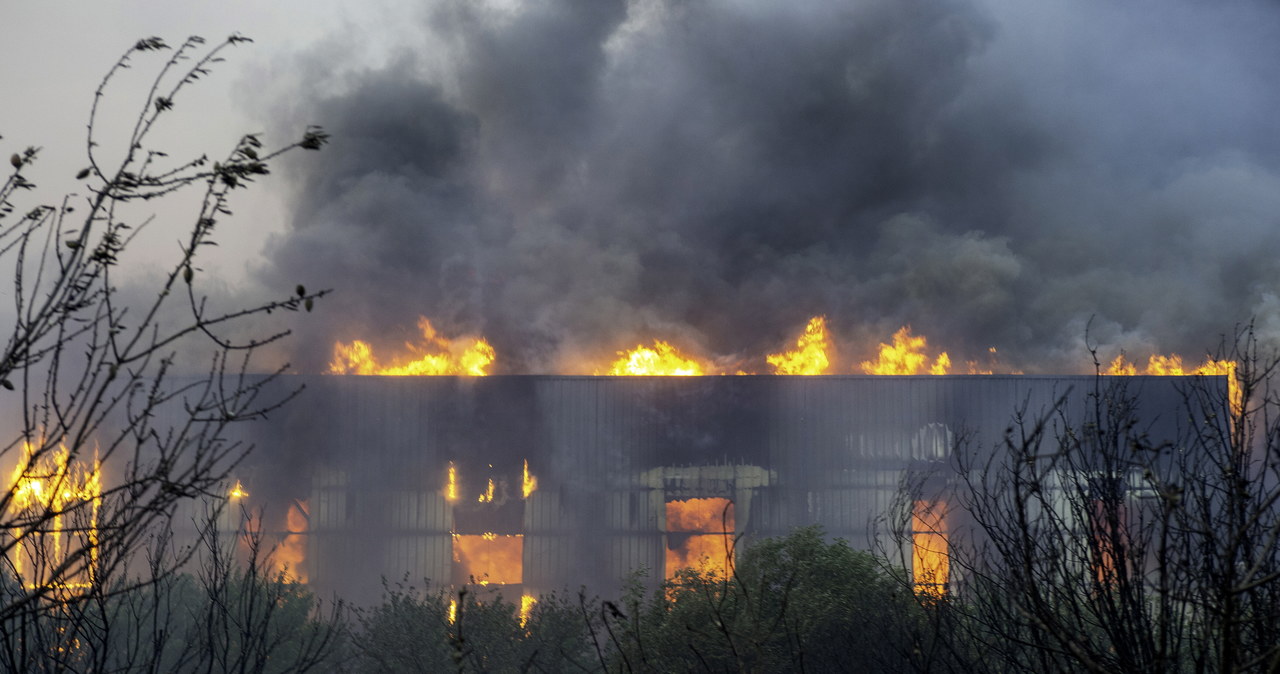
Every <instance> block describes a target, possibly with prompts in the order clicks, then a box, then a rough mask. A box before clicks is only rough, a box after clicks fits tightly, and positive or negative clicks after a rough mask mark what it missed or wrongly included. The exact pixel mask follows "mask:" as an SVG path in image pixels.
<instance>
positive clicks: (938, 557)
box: [911, 501, 951, 597]
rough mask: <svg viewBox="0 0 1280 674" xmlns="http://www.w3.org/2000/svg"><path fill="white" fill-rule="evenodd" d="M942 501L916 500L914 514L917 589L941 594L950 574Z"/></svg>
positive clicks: (913, 558) (913, 566) (913, 569)
mask: <svg viewBox="0 0 1280 674" xmlns="http://www.w3.org/2000/svg"><path fill="white" fill-rule="evenodd" d="M943 510H944V509H943V507H942V504H940V503H938V502H935V501H916V502H915V505H914V507H913V508H912V513H911V574H912V579H913V580H914V582H915V586H916V591H917V592H920V593H922V594H925V595H929V596H933V597H940V596H942V595H943V594H944V593H945V592H946V590H947V581H948V580H949V577H950V574H951V559H950V557H949V556H948V548H947V535H946V530H945V529H944V528H943V520H944V517H943V516H944V514H945V513H944V512H943Z"/></svg>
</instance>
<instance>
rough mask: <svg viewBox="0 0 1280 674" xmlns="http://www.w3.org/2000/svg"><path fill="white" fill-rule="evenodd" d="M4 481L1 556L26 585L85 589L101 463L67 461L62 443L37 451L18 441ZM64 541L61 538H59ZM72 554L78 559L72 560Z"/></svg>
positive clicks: (93, 554) (93, 555) (93, 557)
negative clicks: (7, 543)
mask: <svg viewBox="0 0 1280 674" xmlns="http://www.w3.org/2000/svg"><path fill="white" fill-rule="evenodd" d="M22 448H23V452H22V458H21V459H20V460H19V462H18V465H17V467H15V468H14V471H13V477H12V478H11V479H10V482H9V497H10V500H9V506H8V511H9V515H10V521H12V522H13V523H14V524H16V525H17V526H14V527H12V528H11V529H10V532H9V533H10V535H11V536H13V538H14V541H15V544H14V545H13V546H12V547H10V548H9V551H8V552H7V553H5V554H6V556H7V557H8V558H9V563H10V564H11V565H12V568H13V570H14V573H15V574H16V575H17V576H18V578H19V579H20V580H21V581H22V582H23V584H24V585H26V586H27V587H29V588H34V587H43V586H50V585H52V586H58V587H61V588H83V587H88V586H89V585H90V584H91V583H92V582H93V579H94V572H95V569H96V566H97V561H98V511H99V508H100V507H101V505H102V466H101V463H100V462H99V461H98V459H97V457H96V455H95V457H94V459H93V460H92V461H91V462H87V463H86V462H81V461H73V460H72V459H71V453H70V451H69V450H68V449H67V448H66V447H65V446H61V445H60V446H58V447H57V448H56V449H53V448H50V449H46V450H43V451H38V450H37V449H35V448H34V447H33V446H32V445H31V444H30V443H25V442H24V443H23V446H22ZM64 539H65V540H64ZM73 556H78V558H73Z"/></svg>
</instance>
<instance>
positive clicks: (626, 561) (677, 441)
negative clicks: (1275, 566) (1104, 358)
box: [244, 376, 1225, 598]
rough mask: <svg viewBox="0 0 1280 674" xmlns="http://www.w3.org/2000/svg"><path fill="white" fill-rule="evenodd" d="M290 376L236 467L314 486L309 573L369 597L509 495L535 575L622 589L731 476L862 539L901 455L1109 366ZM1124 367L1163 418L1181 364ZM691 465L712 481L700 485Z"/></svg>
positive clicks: (657, 559) (751, 523)
mask: <svg viewBox="0 0 1280 674" xmlns="http://www.w3.org/2000/svg"><path fill="white" fill-rule="evenodd" d="M289 379H290V381H289V382H286V383H289V384H292V385H297V384H305V385H306V386H307V390H306V391H305V392H304V394H303V395H302V397H301V398H300V399H299V400H298V401H296V403H295V404H293V405H290V406H289V407H287V408H285V410H283V411H282V413H280V414H278V415H277V416H276V418H275V419H274V420H273V421H272V422H270V423H266V424H256V425H254V426H252V427H251V428H252V431H253V433H254V439H255V440H256V441H257V444H258V449H257V450H256V452H255V454H254V455H253V456H252V458H251V460H250V461H249V463H248V464H246V466H245V467H244V473H245V475H246V479H248V480H251V484H249V483H247V484H248V486H250V488H251V492H252V493H253V494H254V495H255V496H259V495H270V497H269V498H270V499H274V500H279V501H280V502H282V503H283V502H287V501H286V499H291V498H297V499H310V502H311V509H312V515H311V541H310V544H309V555H308V566H309V568H308V571H309V574H310V577H311V579H312V581H313V582H314V583H316V584H317V585H318V586H319V587H330V586H332V587H334V588H335V589H337V588H340V589H342V590H343V591H344V592H346V593H348V594H351V593H353V590H354V594H356V595H360V596H363V597H364V598H370V597H369V594H370V593H372V594H373V596H376V593H377V590H378V583H379V577H381V576H385V577H387V578H389V579H392V580H395V579H398V578H400V577H403V576H404V575H405V574H408V575H409V576H410V578H411V580H418V581H420V580H421V578H422V577H427V578H430V579H432V580H433V581H436V582H447V580H448V579H449V578H450V577H451V570H450V565H451V563H452V562H451V555H450V551H449V544H450V539H449V531H450V530H451V529H453V528H455V527H456V526H457V523H458V522H466V523H467V525H466V526H468V527H470V528H484V526H485V524H486V522H490V521H492V522H494V523H496V524H495V525H494V526H495V527H498V528H510V527H511V526H514V525H511V524H510V521H509V520H510V516H511V513H513V512H514V513H515V516H517V517H518V518H522V520H523V522H522V527H523V533H524V536H525V541H524V558H525V559H524V584H525V586H526V588H534V589H537V590H539V591H545V590H551V589H559V588H565V587H568V588H577V587H578V586H579V585H582V584H586V585H588V586H590V587H592V588H594V589H596V590H599V591H605V592H613V591H614V590H615V588H616V587H617V585H616V579H617V578H618V577H619V576H620V575H622V574H624V573H625V572H626V571H628V570H629V569H633V568H635V567H637V566H640V565H644V566H647V567H648V568H650V570H651V571H652V573H653V576H654V577H659V578H660V577H661V575H662V569H661V565H662V559H663V534H662V529H663V524H664V520H663V518H664V517H665V515H664V512H663V504H664V502H665V501H666V500H669V499H671V498H686V497H688V494H687V493H686V492H689V491H690V490H692V491H697V490H698V489H702V488H705V489H708V490H715V489H721V490H724V491H726V492H731V494H728V493H726V494H704V496H726V495H727V496H728V497H730V498H733V499H734V500H735V507H736V509H737V512H738V513H739V514H738V518H739V519H738V522H737V526H738V529H739V530H740V531H741V532H743V533H746V534H748V535H776V534H783V533H786V532H787V531H789V530H790V529H792V528H794V527H796V526H800V525H805V524H811V523H816V524H821V525H823V526H824V527H825V528H826V529H827V531H828V532H829V533H831V534H832V535H838V536H841V537H844V538H846V539H848V540H850V541H851V542H852V543H854V544H855V545H857V544H861V543H863V542H865V541H866V540H867V527H868V522H869V521H870V519H871V518H872V517H874V516H876V515H878V514H881V513H882V512H884V510H885V509H886V508H887V506H888V505H889V502H890V499H891V498H892V497H893V495H894V493H895V491H896V489H897V487H898V483H899V479H900V477H901V475H902V473H903V471H904V470H905V469H906V468H908V467H909V466H911V465H913V464H920V463H928V462H941V463H943V464H945V462H946V461H947V455H948V454H949V452H950V449H951V444H952V443H953V442H955V441H959V440H963V441H966V442H970V443H974V446H976V447H987V448H989V447H994V446H996V445H998V443H999V442H1000V440H1001V438H1002V437H1003V435H1004V433H1005V429H1007V428H1008V427H1009V426H1010V424H1011V421H1012V418H1013V414H1014V412H1015V411H1016V410H1018V409H1025V410H1026V411H1027V412H1028V413H1029V414H1032V415H1038V414H1042V413H1044V412H1046V411H1047V410H1048V409H1049V408H1050V407H1051V406H1052V405H1053V404H1054V402H1055V401H1056V400H1058V399H1059V398H1061V397H1063V396H1065V397H1066V398H1067V401H1068V402H1067V410H1068V411H1067V415H1068V417H1069V418H1080V416H1081V415H1082V414H1083V411H1084V409H1085V406H1086V405H1088V404H1090V398H1089V395H1088V394H1089V393H1090V392H1093V391H1095V390H1096V389H1095V387H1096V386H1097V385H1098V383H1099V380H1097V379H1096V378H1094V377H1087V376H1084V377H1027V376H942V377H932V376H930V377H869V376H827V377H780V376H736V377H694V378H685V377H652V378H646V377H541V376H502V377H485V378H454V377H419V378H409V377H337V376H318V377H295V378H289ZM1106 381H1107V385H1108V386H1110V385H1114V384H1116V383H1118V382H1120V379H1119V378H1107V379H1106ZM1122 383H1123V385H1124V386H1126V387H1127V389H1128V391H1129V392H1130V393H1132V394H1134V395H1137V396H1138V397H1139V399H1140V404H1141V410H1140V412H1141V413H1145V414H1148V415H1149V418H1151V419H1153V420H1156V421H1157V422H1158V423H1157V428H1160V427H1161V426H1160V425H1159V424H1164V427H1168V428H1171V424H1172V420H1173V419H1175V418H1176V417H1177V415H1178V409H1179V404H1180V402H1181V397H1180V394H1179V387H1180V386H1182V385H1183V384H1184V383H1185V380H1182V379H1180V378H1174V377H1132V378H1123V382H1122ZM1222 385H1223V386H1225V379H1223V382H1222ZM1169 434H1170V436H1171V435H1172V431H1171V430H1170V431H1169ZM526 460H527V461H528V465H529V469H530V472H531V473H532V474H533V475H534V476H536V477H537V479H538V488H537V491H535V492H534V493H533V494H532V495H531V496H530V497H529V498H528V499H527V500H525V501H524V503H523V508H522V509H520V510H512V507H513V506H511V505H502V504H503V503H509V502H511V501H513V500H518V499H520V489H519V485H520V477H521V476H520V473H521V469H522V467H523V462H524V461H526ZM450 462H453V463H454V464H455V465H456V467H457V470H458V475H459V485H458V487H459V491H460V493H461V496H460V498H459V499H458V501H457V502H456V503H450V502H448V501H447V500H446V498H445V493H444V489H445V482H446V480H447V469H448V465H449V463H450ZM681 466H692V467H714V466H721V467H735V466H736V467H752V469H753V470H755V471H756V472H754V473H751V474H752V475H754V476H755V477H752V478H751V479H750V480H748V479H746V478H742V477H741V475H738V476H737V477H732V478H726V477H723V476H721V477H715V475H721V474H720V473H715V474H714V475H713V472H712V471H710V470H708V471H707V472H705V473H699V472H697V471H695V472H693V473H688V472H687V471H686V473H679V472H678V471H677V472H672V471H671V470H669V469H674V468H678V467H681ZM664 470H665V471H667V472H662V471H664ZM654 471H658V472H657V473H655V472H654ZM731 473H732V469H731V470H730V472H729V473H724V475H729V474H731ZM744 474H745V473H744ZM655 475H660V476H663V477H660V478H655V477H654V476H655ZM735 475H736V474H735ZM488 479H494V480H495V483H496V484H497V485H498V489H497V492H498V493H497V499H496V501H497V503H495V504H485V503H477V502H476V495H477V494H479V493H481V492H482V490H483V489H484V488H485V483H486V480H488ZM699 480H703V482H702V483H701V484H703V485H704V487H697V486H694V487H690V486H688V485H691V484H692V485H697V484H699V482H698V481H699ZM748 483H749V484H748ZM716 484H718V485H721V486H719V487H715V486H713V485H716ZM678 492H679V493H678ZM681 493H685V495H680V494H681ZM500 506H501V508H505V510H501V512H500ZM502 513H506V514H502ZM486 518H488V519H486ZM503 518H506V519H503ZM466 533H480V531H468V532H466ZM357 575H358V576H360V578H356V576H357Z"/></svg>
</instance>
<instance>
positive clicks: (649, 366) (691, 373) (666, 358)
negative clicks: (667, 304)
mask: <svg viewBox="0 0 1280 674" xmlns="http://www.w3.org/2000/svg"><path fill="white" fill-rule="evenodd" d="M618 355H619V356H621V358H619V359H618V360H615V361H614V362H613V365H612V366H611V367H610V368H609V373H608V374H610V375H612V376H645V375H663V376H683V377H696V376H700V375H702V374H705V370H706V368H704V367H703V366H702V365H701V364H700V363H698V362H697V361H695V360H693V359H691V358H688V357H686V356H684V355H683V354H681V353H680V352H679V351H676V349H675V347H673V346H671V344H669V343H667V342H664V341H662V340H654V342H653V348H652V349H651V348H649V347H647V346H645V345H643V344H638V345H636V348H634V349H632V350H630V351H619V352H618Z"/></svg>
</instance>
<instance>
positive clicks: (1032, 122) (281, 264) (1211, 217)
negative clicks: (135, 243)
mask: <svg viewBox="0 0 1280 674" xmlns="http://www.w3.org/2000/svg"><path fill="white" fill-rule="evenodd" d="M266 6H268V3H249V2H244V3H218V4H217V5H210V6H209V8H206V9H204V10H201V11H193V10H189V9H185V8H183V9H173V7H174V5H173V4H172V3H123V2H121V3H93V4H88V5H85V7H87V8H88V9H82V8H81V7H80V6H77V7H76V8H75V11H72V10H71V9H70V8H59V7H55V8H53V9H49V8H47V7H45V6H44V5H37V4H36V3H29V4H26V5H18V4H12V7H11V8H6V10H5V17H4V19H5V20H4V21H3V22H0V40H2V41H3V44H4V47H3V49H4V54H5V58H4V59H3V65H0V69H3V70H0V81H3V82H4V83H5V84H6V86H7V88H9V89H11V90H12V89H13V88H15V87H16V89H17V91H19V92H21V94H22V98H21V99H19V100H23V101H24V104H23V105H21V106H14V105H7V106H5V108H6V109H5V110H0V134H3V135H4V136H5V139H4V141H0V142H3V143H4V144H5V145H4V147H6V148H7V147H11V144H13V143H15V142H30V143H34V144H41V145H44V146H46V148H49V149H50V150H52V148H53V146H54V145H55V144H56V143H55V141H54V140H49V139H46V138H39V137H37V138H30V140H28V138H29V137H31V136H33V135H35V136H40V135H42V134H48V135H51V136H60V135H61V134H64V133H74V134H77V135H76V139H77V144H78V143H79V135H78V134H79V133H80V128H81V126H80V125H81V124H82V123H83V115H84V110H85V109H86V106H87V103H88V96H89V93H90V91H91V89H92V86H93V82H94V81H95V78H96V77H97V76H98V75H99V74H100V73H101V72H102V70H103V69H104V68H105V67H106V66H107V65H108V64H109V63H110V62H111V61H112V60H113V59H114V58H115V56H116V55H118V53H119V51H120V50H121V49H122V48H123V47H124V45H126V44H128V42H129V41H131V40H133V39H135V38H137V37H139V36H141V35H146V34H159V35H164V36H166V37H168V38H170V39H171V41H177V40H180V39H181V37H182V36H183V35H185V34H187V33H191V32H199V33H201V34H204V35H206V36H209V37H215V36H220V35H222V34H224V33H226V32H229V31H230V30H233V29H234V30H239V31H240V32H243V33H245V34H247V35H250V36H252V37H254V38H255V39H257V40H258V44H256V45H254V46H252V48H250V49H246V50H243V51H241V52H237V53H235V54H234V55H233V56H234V58H233V60H232V64H231V65H232V66H233V68H230V69H228V71H227V72H225V73H223V74H222V75H219V76H218V77H217V78H216V80H215V88H214V92H213V93H210V94H208V96H209V98H208V99H206V100H205V101H203V102H201V103H200V104H198V105H195V106H193V107H195V108H196V109H197V110H199V111H202V112H204V111H209V112H210V113H211V114H210V115H209V117H208V118H207V120H206V121H204V122H201V125H200V128H202V129H205V130H206V131H207V132H208V133H209V134H210V135H218V134H221V135H222V136H223V137H222V138H217V139H215V140H216V143H214V146H213V147H212V148H209V149H210V151H212V150H214V149H218V148H220V147H222V146H225V144H226V143H227V142H229V140H228V139H230V140H234V138H235V136H236V134H238V133H239V132H240V131H244V130H267V131H271V132H276V131H281V130H283V129H286V128H289V129H296V128H300V127H301V125H303V124H306V123H311V122H316V123H320V124H323V125H325V126H326V127H327V128H329V129H330V130H331V131H332V132H333V133H334V134H335V142H334V144H333V147H332V148H330V149H329V150H328V151H326V153H324V155H323V159H322V160H321V161H314V162H308V163H299V164H297V165H294V166H291V167H290V171H289V173H290V175H291V176H293V177H292V178H289V179H287V180H274V181H272V182H270V183H269V184H267V185H265V186H264V187H265V188H266V189H265V190H263V191H262V192H263V193H262V195H261V198H262V200H263V202H264V205H262V206H261V207H260V208H261V209H262V210H260V211H257V214H258V215H259V217H257V218H256V219H255V220H254V222H255V223H256V224H255V225H254V226H251V227H249V228H248V230H249V232H250V233H249V234H246V235H244V236H243V238H242V239H240V240H241V241H242V242H243V244H242V245H243V246H244V247H245V248H246V249H247V250H249V251H252V252H254V253H255V254H256V253H257V252H259V251H262V250H263V245H264V243H265V244H266V245H267V247H266V249H265V252H264V253H263V257H262V258H261V259H260V260H255V261H253V262H252V263H251V264H249V265H246V264H245V263H243V262H242V261H228V262H226V263H225V264H224V267H223V269H224V271H225V272H226V275H227V276H229V277H231V278H233V279H235V282H236V284H238V285H250V280H252V281H255V282H262V283H265V284H266V285H268V286H272V287H274V286H278V285H281V284H286V283H292V282H295V281H304V282H306V283H307V284H308V285H332V286H335V287H337V288H338V289H339V291H340V292H339V295H338V296H336V297H335V298H334V300H333V301H332V302H327V303H325V304H326V306H324V307H323V309H322V315H321V317H320V318H318V319H316V321H313V322H309V324H308V328H307V331H306V333H305V334H304V336H303V339H302V340H301V341H300V342H299V347H298V350H297V352H296V353H295V354H294V355H295V360H296V362H298V363H299V365H300V367H301V368H302V369H304V370H314V369H316V368H318V367H320V366H321V365H322V363H323V361H324V360H325V359H326V358H327V357H328V345H329V344H331V343H332V341H333V340H335V339H352V338H356V337H376V338H377V339H375V341H378V340H380V341H381V342H382V343H383V344H385V345H395V344H398V343H399V342H401V341H404V340H405V339H407V338H410V337H411V336H412V333H413V331H414V329H415V324H416V320H417V316H418V315H419V314H422V315H427V316H429V317H431V318H433V319H435V320H436V321H437V323H438V324H439V326H440V327H441V328H442V329H443V330H444V331H445V332H453V333H459V332H482V333H484V334H486V335H489V336H490V338H491V339H492V340H493V341H494V343H495V346H496V347H497V348H498V351H499V358H500V360H502V361H503V362H504V363H505V367H506V368H508V371H535V372H536V371H556V370H559V369H563V368H564V367H565V363H567V362H570V361H572V360H573V359H575V358H577V357H578V356H580V355H582V354H588V355H591V356H596V355H598V354H601V353H604V354H608V353H612V351H613V350H616V349H619V348H625V347H627V346H630V345H633V344H634V343H635V341H637V340H647V339H651V338H654V337H659V338H669V339H673V340H676V341H677V342H679V343H681V344H682V345H683V346H684V347H685V348H688V349H689V350H693V351H697V352H699V353H700V354H702V355H705V356H708V357H719V358H723V359H726V360H735V359H748V360H749V359H751V358H756V359H759V358H761V357H762V356H763V354H764V353H767V352H768V351H770V350H777V349H778V348H780V347H781V346H782V345H783V344H785V343H786V341H787V340H788V339H790V338H792V337H793V336H794V335H795V333H797V332H798V331H799V329H800V328H801V327H802V326H803V324H804V321H805V319H807V317H808V316H810V315H813V314H817V313H825V314H827V315H829V316H830V318H831V321H832V325H833V328H834V329H835V330H836V331H837V333H838V334H839V335H840V336H841V338H842V342H843V343H842V350H843V356H844V358H843V360H842V361H841V366H842V369H841V371H849V368H850V366H851V364H852V363H856V362H857V360H858V359H859V358H862V357H865V356H866V355H867V353H866V350H867V349H869V348H872V347H874V344H875V342H877V341H880V340H884V339H886V338H887V337H888V335H889V334H890V333H891V332H892V331H893V330H894V329H895V328H896V327H897V326H899V325H902V324H905V323H910V324H912V325H913V326H915V328H916V329H917V331H918V332H920V333H923V334H926V335H929V336H930V337H931V338H932V339H933V340H934V341H935V342H936V343H938V344H939V346H942V347H946V348H949V349H951V350H952V351H953V356H955V357H957V358H959V359H963V358H966V357H976V356H978V355H980V354H982V353H985V349H986V347H987V346H996V347H998V348H999V349H1000V350H1001V352H1002V353H1003V354H1005V357H1006V358H1007V359H1008V360H1009V361H1010V362H1011V363H1012V364H1013V365H1014V366H1016V367H1020V368H1023V369H1026V370H1029V371H1034V370H1071V371H1079V370H1081V369H1082V368H1083V367H1084V366H1085V365H1086V363H1085V362H1082V357H1083V353H1082V343H1083V336H1084V326H1085V323H1086V321H1088V320H1089V319H1090V317H1093V320H1094V337H1095V338H1096V339H1097V340H1099V341H1100V342H1101V343H1102V344H1103V345H1104V346H1106V347H1108V348H1127V349H1129V350H1130V351H1131V352H1132V353H1133V354H1134V355H1136V356H1139V357H1142V356H1145V355H1147V354H1148V353H1150V352H1152V351H1170V350H1177V351H1182V352H1184V353H1188V354H1189V355H1194V354H1198V353H1202V352H1203V349H1205V348H1209V347H1212V346H1213V345H1214V342H1215V340H1216V339H1217V336H1218V334H1219V333H1221V332H1224V331H1230V330H1231V328H1232V326H1233V325H1234V324H1235V323H1236V322H1238V321H1242V320H1247V319H1249V318H1250V317H1251V316H1257V317H1258V320H1259V321H1260V325H1261V326H1262V327H1263V329H1264V331H1265V332H1266V333H1267V334H1268V336H1270V337H1274V336H1276V335H1280V300H1277V295H1278V294H1280V289H1278V288H1277V286H1278V285H1280V269H1278V268H1277V256H1276V255H1275V254H1274V251H1275V250H1276V247H1277V244H1280V228H1278V227H1277V225H1278V224H1280V222H1278V220H1280V215H1277V213H1280V210H1278V208H1277V207H1280V196H1278V195H1280V122H1277V121H1276V120H1277V118H1278V117H1280V116H1277V115H1276V114H1275V110H1277V109H1280V100H1278V99H1280V87H1277V85H1276V82H1280V72H1277V71H1280V7H1277V6H1276V5H1275V4H1274V3H1264V2H1258V1H1237V0H1228V1H1225V2H1217V3H1206V2H1200V1H1198V0H1172V1H1168V2H1146V1H1139V2H1128V3H1114V2H1103V1H1101V0H1070V1H1068V0H1048V1H1045V2H1017V1H1013V0H945V1H939V2H921V1H910V0H908V1H899V0H894V1H888V0H860V1H857V2H854V1H835V0H823V1H815V2H808V3H776V2H753V1H748V0H733V1H730V0H718V1H712V0H708V1H706V2H681V1H677V0H635V1H633V2H630V3H627V2H606V1H603V0H601V1H600V2H590V3H571V2H536V3H514V2H503V3H497V2H488V3H479V2H466V1H463V0H440V1H437V2H429V3H404V4H403V6H400V5H394V4H387V5H377V6H376V7H375V8H373V9H366V8H365V6H364V5H361V6H360V7H361V9H360V10H359V13H357V12H356V10H354V9H343V5H342V4H341V3H336V2H334V3H314V2H308V3H271V4H270V5H269V6H270V7H271V8H272V9H271V10H270V11H264V10H263V9H262V8H263V7H266ZM351 7H354V5H351ZM289 8H292V9H289ZM77 72H83V73H86V75H85V76H83V77H79V76H76V75H75V74H74V73H77ZM6 99H9V100H13V99H10V98H9V96H6ZM33 100H38V101H40V105H38V106H33V105H27V104H26V103H29V102H30V101H33ZM15 107H20V108H21V110H22V113H21V114H17V112H16V111H15V110H11V109H9V108H15ZM33 109H34V110H33ZM62 129H69V130H70V131H61V130H62ZM48 159H49V162H48V163H49V164H50V165H55V164H61V163H67V164H69V165H74V164H75V161H74V158H73V159H64V158H61V157H54V156H50V157H48ZM74 170H75V168H74V166H72V167H71V168H69V171H70V173H74ZM253 213H254V212H253V211H250V214H251V215H252V214H253ZM273 234H274V237H273ZM227 236H232V235H231V234H228V235H227ZM246 267H255V268H256V271H255V270H249V273H250V275H249V276H245V274H246V271H247V269H246ZM372 333H376V335H375V334H372ZM747 364H748V365H749V366H751V367H755V368H757V369H760V368H761V365H760V364H759V363H757V362H748V363H747Z"/></svg>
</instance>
